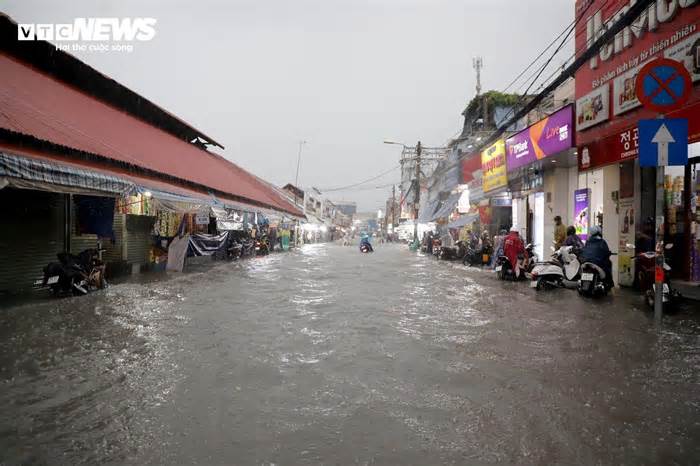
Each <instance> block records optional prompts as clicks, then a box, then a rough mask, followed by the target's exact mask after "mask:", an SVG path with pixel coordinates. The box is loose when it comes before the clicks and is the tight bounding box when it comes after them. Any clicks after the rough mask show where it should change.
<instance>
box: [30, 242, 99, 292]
mask: <svg viewBox="0 0 700 466" xmlns="http://www.w3.org/2000/svg"><path fill="white" fill-rule="evenodd" d="M98 246H99V245H98ZM104 251H105V249H102V248H100V247H98V248H97V249H92V248H91V249H86V250H84V251H82V252H81V253H80V254H78V255H77V256H76V255H74V254H70V253H65V252H61V253H58V254H57V255H56V257H57V259H58V262H51V263H49V264H48V265H47V266H46V267H44V277H43V279H42V280H37V281H35V282H34V286H35V287H39V288H42V287H48V288H49V289H50V290H51V292H52V293H53V294H54V295H55V296H58V295H61V294H73V295H75V296H82V295H86V294H88V293H89V292H90V291H93V290H97V289H102V288H106V287H107V280H105V278H104V273H105V266H104V262H102V253H103V252H104Z"/></svg>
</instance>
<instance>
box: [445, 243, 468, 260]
mask: <svg viewBox="0 0 700 466" xmlns="http://www.w3.org/2000/svg"><path fill="white" fill-rule="evenodd" d="M466 250H467V249H466V247H465V246H464V241H457V242H456V243H455V246H454V247H448V246H441V247H440V251H439V253H438V259H441V260H460V259H462V258H463V257H464V255H465V254H466Z"/></svg>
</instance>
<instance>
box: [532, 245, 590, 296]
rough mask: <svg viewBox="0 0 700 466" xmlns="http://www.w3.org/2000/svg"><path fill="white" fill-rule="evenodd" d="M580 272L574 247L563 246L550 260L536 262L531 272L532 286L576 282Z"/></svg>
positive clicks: (556, 285) (549, 285) (546, 287)
mask: <svg viewBox="0 0 700 466" xmlns="http://www.w3.org/2000/svg"><path fill="white" fill-rule="evenodd" d="M552 250H554V248H553V247H552ZM580 273H581V265H580V263H579V260H578V257H576V254H574V251H573V247H572V246H562V247H561V248H559V249H558V250H556V251H554V253H553V254H552V259H551V260H550V261H548V262H538V263H536V264H535V266H534V268H533V269H532V271H531V273H530V275H531V278H532V281H531V282H530V286H531V287H532V288H536V289H538V290H548V289H552V288H559V287H563V286H566V284H567V283H571V284H574V283H575V282H576V281H578V279H579V275H580Z"/></svg>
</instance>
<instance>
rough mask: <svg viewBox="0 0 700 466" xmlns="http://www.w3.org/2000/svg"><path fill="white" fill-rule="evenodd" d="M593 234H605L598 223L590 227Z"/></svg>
mask: <svg viewBox="0 0 700 466" xmlns="http://www.w3.org/2000/svg"><path fill="white" fill-rule="evenodd" d="M590 234H591V236H596V235H598V236H601V237H602V236H603V230H602V229H601V228H600V227H599V226H598V225H593V226H592V227H591V229H590Z"/></svg>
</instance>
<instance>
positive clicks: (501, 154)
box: [481, 139, 508, 192]
mask: <svg viewBox="0 0 700 466" xmlns="http://www.w3.org/2000/svg"><path fill="white" fill-rule="evenodd" d="M481 171H482V173H483V187H484V192H488V191H493V190H494V189H498V188H502V187H504V186H508V174H507V172H506V144H505V142H504V141H503V139H499V140H498V141H496V142H495V143H494V144H493V145H492V146H491V147H489V148H488V149H486V150H485V151H483V152H482V153H481Z"/></svg>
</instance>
